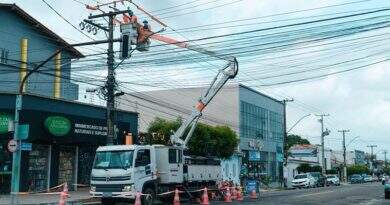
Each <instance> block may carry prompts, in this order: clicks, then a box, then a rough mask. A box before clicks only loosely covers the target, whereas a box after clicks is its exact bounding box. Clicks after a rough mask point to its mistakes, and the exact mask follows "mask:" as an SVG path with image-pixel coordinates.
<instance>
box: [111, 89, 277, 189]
mask: <svg viewBox="0 0 390 205" xmlns="http://www.w3.org/2000/svg"><path fill="white" fill-rule="evenodd" d="M205 90H206V88H204V87H201V88H180V89H172V90H159V91H148V92H142V93H131V94H126V95H123V96H121V97H120V98H119V99H118V107H119V108H120V109H123V110H131V111H135V112H138V113H139V125H140V127H139V130H140V131H141V132H145V131H147V128H148V125H149V123H151V122H152V121H153V120H154V119H155V118H156V117H160V118H165V119H171V120H174V119H176V118H177V117H179V116H180V117H181V118H183V119H185V118H187V116H188V115H189V114H190V113H191V111H192V109H193V106H194V105H195V103H196V102H197V101H198V99H199V97H200V95H201V94H203V92H204V91H205ZM283 117H284V106H283V103H282V102H280V101H278V100H276V99H274V98H271V97H269V96H266V95H264V94H262V93H260V92H258V91H256V90H253V89H251V88H249V87H246V86H244V85H241V84H232V85H227V86H225V87H223V88H222V89H221V91H220V92H219V93H218V94H217V95H216V96H215V97H214V99H213V100H212V101H211V102H210V104H209V105H208V106H207V107H206V108H205V110H204V111H203V115H202V117H201V119H200V122H203V123H206V124H210V125H227V126H229V127H230V128H232V129H233V130H234V131H235V132H236V133H237V135H238V137H239V139H240V141H239V147H238V149H237V151H238V152H239V153H242V157H241V156H240V159H239V160H238V161H240V163H239V165H238V166H236V165H235V164H237V163H236V162H237V159H236V158H233V159H232V161H231V162H229V163H230V164H229V165H226V162H224V163H223V165H224V170H225V171H226V170H227V171H226V173H225V175H226V177H227V178H230V179H234V181H238V180H239V177H240V172H239V171H238V170H240V171H241V170H247V174H251V175H254V176H259V175H260V174H268V175H269V176H271V177H272V178H273V179H274V180H275V181H276V180H277V179H278V178H279V177H281V175H282V170H283V169H282V168H283V133H284V124H283ZM242 166H246V167H242ZM233 167H235V168H236V169H233ZM229 170H230V171H229Z"/></svg>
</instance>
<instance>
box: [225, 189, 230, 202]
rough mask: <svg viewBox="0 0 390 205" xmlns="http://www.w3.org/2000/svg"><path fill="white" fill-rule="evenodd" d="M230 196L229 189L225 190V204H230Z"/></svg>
mask: <svg viewBox="0 0 390 205" xmlns="http://www.w3.org/2000/svg"><path fill="white" fill-rule="evenodd" d="M231 197H232V195H231V194H230V189H229V187H227V188H226V195H225V200H224V202H226V203H231V202H232V198H231Z"/></svg>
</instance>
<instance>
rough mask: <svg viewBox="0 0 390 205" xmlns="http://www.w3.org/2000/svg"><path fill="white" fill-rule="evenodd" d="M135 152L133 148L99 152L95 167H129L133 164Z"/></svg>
mask: <svg viewBox="0 0 390 205" xmlns="http://www.w3.org/2000/svg"><path fill="white" fill-rule="evenodd" d="M133 152H134V151H133V150H121V151H103V152H97V153H96V157H95V163H94V168H95V169H110V168H111V169H120V168H123V169H126V168H129V167H131V166H132V165H133ZM149 160H150V159H149ZM149 163H150V162H149Z"/></svg>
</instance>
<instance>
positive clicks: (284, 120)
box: [281, 98, 294, 163]
mask: <svg viewBox="0 0 390 205" xmlns="http://www.w3.org/2000/svg"><path fill="white" fill-rule="evenodd" d="M293 101H294V99H292V98H291V99H288V98H286V99H284V100H282V101H281V102H282V103H283V109H284V111H283V115H284V117H283V123H284V155H285V160H286V161H285V163H287V151H288V150H286V149H287V146H286V142H287V103H288V102H293Z"/></svg>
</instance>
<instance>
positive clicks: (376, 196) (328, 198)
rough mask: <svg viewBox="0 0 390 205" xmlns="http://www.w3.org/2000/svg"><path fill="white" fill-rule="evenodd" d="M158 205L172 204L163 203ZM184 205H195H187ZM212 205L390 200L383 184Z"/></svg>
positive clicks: (357, 204) (358, 204)
mask: <svg viewBox="0 0 390 205" xmlns="http://www.w3.org/2000/svg"><path fill="white" fill-rule="evenodd" d="M126 204H128V203H126ZM158 204H172V202H168V203H167V202H165V203H164V202H162V203H158ZM181 204H183V205H193V204H194V203H185V202H182V203H181ZM210 204H211V205H214V204H215V205H223V204H232V205H239V204H243V205H255V204H256V205H351V204H352V205H382V204H388V205H390V200H385V199H384V193H383V185H382V184H381V183H377V182H375V183H366V184H348V185H341V186H337V187H336V186H331V187H320V188H311V189H294V190H284V191H270V192H262V193H260V197H259V199H258V200H251V199H248V198H245V200H244V201H242V202H237V201H233V203H224V202H222V201H210Z"/></svg>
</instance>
